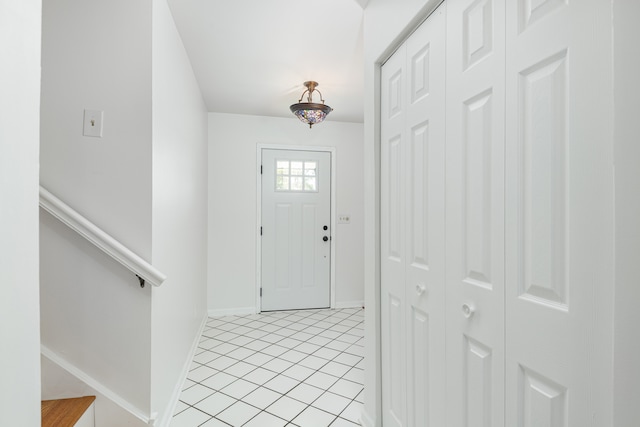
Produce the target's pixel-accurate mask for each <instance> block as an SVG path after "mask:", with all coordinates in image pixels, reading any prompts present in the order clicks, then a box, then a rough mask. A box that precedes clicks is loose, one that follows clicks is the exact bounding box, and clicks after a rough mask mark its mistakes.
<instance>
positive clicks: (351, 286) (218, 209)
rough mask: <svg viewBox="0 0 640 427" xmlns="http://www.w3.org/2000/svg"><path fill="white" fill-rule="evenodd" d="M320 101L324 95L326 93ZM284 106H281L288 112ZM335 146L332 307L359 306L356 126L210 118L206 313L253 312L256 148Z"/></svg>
mask: <svg viewBox="0 0 640 427" xmlns="http://www.w3.org/2000/svg"><path fill="white" fill-rule="evenodd" d="M325 95H326V94H325ZM287 107H288V106H286V105H285V106H283V108H285V109H286V108H287ZM259 143H265V144H282V145H299V146H322V147H335V148H336V158H337V166H336V169H337V178H336V180H337V201H336V203H337V207H336V213H348V214H351V223H350V224H338V225H337V230H336V232H335V238H336V305H337V306H340V305H344V304H348V303H353V302H358V303H359V302H361V301H362V300H363V284H364V281H363V250H364V248H363V243H362V242H363V239H364V236H363V230H364V229H363V225H364V211H363V188H364V184H363V174H362V167H363V163H362V159H363V153H362V145H363V144H362V143H363V140H362V124H359V123H339V122H332V121H331V116H329V118H328V119H327V121H325V122H324V123H322V124H319V125H316V126H314V127H313V129H309V127H308V126H305V125H304V124H303V123H301V122H300V121H299V120H298V119H296V118H295V117H293V116H292V118H290V119H289V118H275V117H260V116H245V115H236V114H219V113H210V114H209V276H208V281H209V285H208V290H209V293H208V301H209V312H210V313H211V314H223V313H227V312H228V313H231V312H238V311H244V312H247V311H253V310H255V309H256V307H255V305H256V226H257V222H256V221H257V219H256V218H257V206H256V204H257V203H256V200H257V193H256V191H257V188H256V179H257V175H256V174H257V173H258V168H257V164H256V153H257V151H256V150H257V144H259Z"/></svg>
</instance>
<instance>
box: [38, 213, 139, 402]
mask: <svg viewBox="0 0 640 427" xmlns="http://www.w3.org/2000/svg"><path fill="white" fill-rule="evenodd" d="M40 277H41V279H40V301H41V303H40V304H41V306H40V316H41V320H42V324H41V342H42V344H43V345H45V346H46V347H47V348H49V349H50V350H51V351H53V352H54V353H56V354H57V355H58V356H59V357H61V358H62V359H64V361H65V362H68V363H70V364H72V365H73V366H74V367H76V368H77V369H80V370H81V371H83V372H84V373H86V374H88V375H89V376H91V377H92V378H93V379H95V380H96V381H97V382H98V383H100V384H101V385H102V386H104V387H106V388H108V389H110V390H111V391H113V392H114V393H116V394H117V395H119V396H120V397H121V398H122V399H124V400H126V401H127V402H129V403H130V404H131V405H132V406H133V407H134V408H136V410H137V411H138V412H139V413H141V414H143V415H148V414H149V407H150V398H149V384H150V375H151V369H150V368H149V361H150V359H151V288H150V286H147V287H146V288H145V289H140V285H139V284H138V279H137V278H136V277H135V276H134V275H133V274H132V273H131V272H130V271H129V270H127V269H125V268H124V267H122V265H121V264H119V263H118V262H116V261H115V260H113V259H112V258H110V257H108V256H107V255H105V254H104V253H103V252H102V251H101V250H99V249H98V248H96V247H95V246H94V245H93V244H92V243H90V242H88V241H87V240H86V239H84V238H83V237H81V236H80V235H78V234H76V233H75V232H74V231H72V230H70V229H69V228H68V227H67V226H66V225H64V224H63V223H62V222H60V221H59V220H58V219H56V218H54V217H53V216H52V215H50V214H49V213H47V212H45V211H44V210H42V211H41V214H40ZM45 374H46V373H45ZM43 383H44V380H43ZM45 386H48V384H46V383H45ZM49 397H50V398H62V397H68V396H49ZM76 397H77V396H76Z"/></svg>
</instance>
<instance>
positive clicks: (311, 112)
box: [289, 81, 333, 128]
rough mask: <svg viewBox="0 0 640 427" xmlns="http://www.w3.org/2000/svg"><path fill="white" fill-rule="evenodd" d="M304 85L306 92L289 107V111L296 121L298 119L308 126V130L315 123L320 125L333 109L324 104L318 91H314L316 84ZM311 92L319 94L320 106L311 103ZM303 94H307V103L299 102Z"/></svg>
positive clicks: (306, 83) (312, 82) (308, 83)
mask: <svg viewBox="0 0 640 427" xmlns="http://www.w3.org/2000/svg"><path fill="white" fill-rule="evenodd" d="M304 85H305V86H306V87H307V90H305V91H304V92H303V93H302V95H301V96H300V99H299V100H298V103H296V104H293V105H292V106H291V107H289V109H290V110H291V112H292V113H293V114H295V115H296V117H297V118H298V119H300V121H301V122H302V123H305V124H308V125H309V128H311V127H312V126H313V125H315V124H317V123H322V122H323V121H324V119H325V118H326V117H327V115H328V114H329V113H330V112H331V111H333V108H331V107H329V106H328V105H325V104H324V99H322V94H321V93H320V91H319V90H317V89H316V86H318V83H317V82H314V81H308V82H304ZM313 92H318V93H319V94H320V100H321V101H322V104H320V103H317V102H313V99H312V96H313ZM305 93H308V97H307V100H308V102H300V101H302V98H304V94H305Z"/></svg>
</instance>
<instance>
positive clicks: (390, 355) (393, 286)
mask: <svg viewBox="0 0 640 427" xmlns="http://www.w3.org/2000/svg"><path fill="white" fill-rule="evenodd" d="M381 77H382V85H381V90H382V94H381V147H380V158H381V160H380V162H381V165H380V166H381V167H380V182H381V194H380V197H381V212H380V232H381V249H380V251H381V291H380V292H381V318H382V321H381V324H382V331H381V344H382V383H383V387H382V418H383V422H384V425H388V426H406V412H407V409H406V395H407V394H406V387H407V378H406V372H407V371H406V370H407V366H406V354H407V351H406V345H407V337H406V322H407V320H406V314H405V313H406V310H407V308H406V301H405V285H404V284H405V268H406V256H405V237H404V233H405V212H406V209H405V174H404V168H405V150H406V148H405V144H406V142H405V134H406V133H405V130H404V122H405V116H406V105H405V102H406V101H405V87H406V72H405V50H404V48H401V49H399V50H398V51H397V52H396V53H395V54H394V55H393V56H392V57H391V58H390V59H389V60H388V61H387V62H386V63H385V64H384V66H383V67H382V75H381Z"/></svg>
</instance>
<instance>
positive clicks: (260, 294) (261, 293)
mask: <svg viewBox="0 0 640 427" xmlns="http://www.w3.org/2000/svg"><path fill="white" fill-rule="evenodd" d="M260 296H262V288H260Z"/></svg>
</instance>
